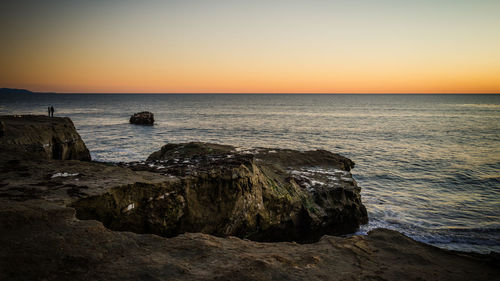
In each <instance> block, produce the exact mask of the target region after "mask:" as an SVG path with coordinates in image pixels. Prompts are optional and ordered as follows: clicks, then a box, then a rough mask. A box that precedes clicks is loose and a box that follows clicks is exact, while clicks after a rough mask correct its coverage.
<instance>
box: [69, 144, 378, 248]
mask: <svg viewBox="0 0 500 281" xmlns="http://www.w3.org/2000/svg"><path fill="white" fill-rule="evenodd" d="M127 166H129V167H130V168H131V169H133V170H147V171H151V172H153V173H159V174H162V175H167V176H169V177H171V178H175V182H173V183H170V184H161V185H148V184H135V185H128V186H121V187H118V188H114V189H112V190H110V191H109V192H107V193H105V194H102V195H99V196H93V197H89V198H85V199H81V200H79V201H77V202H75V203H74V204H73V205H72V206H73V207H74V208H76V209H77V216H78V217H79V218H82V219H97V220H100V221H102V222H104V224H105V225H107V226H108V227H110V228H111V229H116V230H131V231H134V232H139V233H145V232H149V233H155V234H159V235H163V236H167V237H170V236H175V235H178V234H181V233H185V232H203V233H207V234H212V235H217V236H222V237H226V236H238V237H241V238H248V239H251V240H257V241H299V242H311V241H317V240H318V239H319V238H320V237H321V236H322V235H324V234H346V233H353V232H355V231H356V230H357V229H358V227H359V225H360V224H364V223H366V222H367V221H368V217H367V213H366V209H365V207H364V206H363V204H362V203H361V198H360V188H359V187H358V186H357V184H356V181H355V180H354V179H353V178H352V176H351V174H350V173H349V172H348V171H347V170H348V169H350V168H351V167H353V166H354V163H353V162H352V161H351V160H349V159H347V158H345V157H342V156H340V155H336V154H333V153H331V152H328V151H306V152H299V151H294V150H281V149H266V148H258V149H253V150H240V151H238V150H237V149H236V148H234V147H232V146H223V145H217V144H207V143H187V144H168V145H166V146H164V147H163V148H162V149H161V150H160V151H158V152H155V153H153V154H152V155H151V156H150V157H149V158H148V162H144V163H134V164H128V165H127Z"/></svg>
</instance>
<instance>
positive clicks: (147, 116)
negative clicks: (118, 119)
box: [130, 111, 155, 125]
mask: <svg viewBox="0 0 500 281" xmlns="http://www.w3.org/2000/svg"><path fill="white" fill-rule="evenodd" d="M154 122H155V118H154V114H153V113H151V112H149V111H142V112H139V113H134V114H133V115H132V116H130V123H132V124H136V125H153V124H154Z"/></svg>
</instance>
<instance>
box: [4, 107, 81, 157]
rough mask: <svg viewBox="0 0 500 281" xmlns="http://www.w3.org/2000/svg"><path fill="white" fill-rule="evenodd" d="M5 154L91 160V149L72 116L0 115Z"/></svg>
mask: <svg viewBox="0 0 500 281" xmlns="http://www.w3.org/2000/svg"><path fill="white" fill-rule="evenodd" d="M0 124H2V129H1V131H2V134H3V136H2V137H1V138H0V149H3V150H5V154H4V157H10V158H15V159H17V158H24V159H47V160H52V159H53V160H84V161H90V153H89V150H88V149H87V147H86V146H85V143H84V142H83V141H82V139H81V137H80V135H79V134H78V132H77V131H76V129H75V126H74V125H73V122H72V121H71V119H69V118H67V117H52V118H51V117H47V116H42V115H6V116H0Z"/></svg>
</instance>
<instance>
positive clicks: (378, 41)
mask: <svg viewBox="0 0 500 281" xmlns="http://www.w3.org/2000/svg"><path fill="white" fill-rule="evenodd" d="M499 12H500V1H498V0H470V1H464V0H432V1H431V0H419V1H403V0H399V1H396V0H379V1H367V0H364V1H363V0H357V1H352V0H350V1H333V0H332V1H327V0H303V1H298V0H267V1H263V0H252V1H250V0H246V1H241V0H221V1H216V0H213V1H210V0H193V1H190V0H179V1H173V0H172V1H159V0H144V1H127V0H109V1H105V0H102V1H96V0H87V1H74V0H73V1H72V0H66V1H62V0H61V1H54V0H46V1H25V0H16V1H12V0H2V1H1V3H0V38H1V41H0V66H1V67H0V87H11V88H25V89H29V90H33V91H42V92H62V93H121V92H124V93H500V16H499Z"/></svg>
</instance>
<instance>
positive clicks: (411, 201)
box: [0, 94, 500, 253]
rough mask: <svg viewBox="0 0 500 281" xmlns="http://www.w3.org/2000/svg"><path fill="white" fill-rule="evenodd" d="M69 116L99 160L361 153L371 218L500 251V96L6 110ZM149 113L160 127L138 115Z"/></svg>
mask: <svg viewBox="0 0 500 281" xmlns="http://www.w3.org/2000/svg"><path fill="white" fill-rule="evenodd" d="M47 106H54V108H55V116H67V117H70V118H71V119H72V120H73V122H74V124H75V126H76V128H77V130H78V132H79V133H80V135H81V136H82V138H83V140H84V141H85V143H86V144H87V147H88V148H89V150H90V152H91V155H92V158H93V160H96V161H107V162H121V161H125V162H126V161H138V160H144V159H146V157H147V156H148V155H149V154H150V153H152V152H153V151H156V150H158V149H159V148H160V147H161V146H162V145H164V144H166V143H170V142H173V143H180V142H189V141H202V142H214V143H220V144H230V145H234V146H239V147H245V148H252V147H277V148H291V149H299V150H314V149H326V150H330V151H332V152H335V153H339V154H341V155H344V156H346V157H348V158H350V159H352V160H353V161H354V162H355V163H356V166H355V168H354V169H353V170H352V173H353V177H354V178H355V179H356V181H357V182H358V184H359V186H361V188H362V192H361V194H362V201H363V202H364V204H365V205H366V207H367V210H368V215H369V223H368V224H367V225H364V226H362V227H361V229H360V230H359V231H358V232H357V233H356V234H366V233H367V232H368V231H370V230H371V229H374V228H379V227H383V228H389V229H393V230H397V231H399V232H402V233H404V234H405V235H407V236H409V237H411V238H413V239H415V240H417V241H421V242H424V243H428V244H431V245H434V246H437V247H441V248H445V249H452V250H461V251H471V252H479V253H488V252H491V251H495V252H500V95H481V94H477V95H437V94H435V95H434V94H425V95H418V94H415V95H350V94H345V95H340V94H339V95H337V94H335V95H316V94H301V95H297V94H36V95H26V96H24V95H23V96H15V97H12V96H10V97H5V96H4V97H0V114H2V115H3V114H44V115H45V114H47ZM139 111H151V112H153V113H154V115H155V120H156V123H155V125H154V126H136V125H131V124H129V118H130V115H131V114H132V113H134V112H139Z"/></svg>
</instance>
